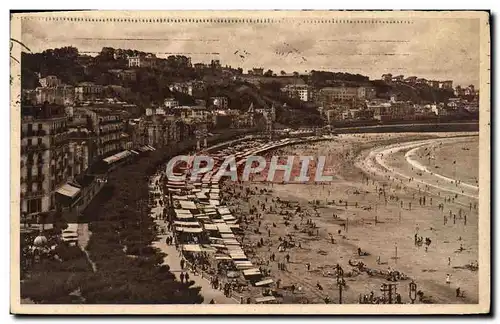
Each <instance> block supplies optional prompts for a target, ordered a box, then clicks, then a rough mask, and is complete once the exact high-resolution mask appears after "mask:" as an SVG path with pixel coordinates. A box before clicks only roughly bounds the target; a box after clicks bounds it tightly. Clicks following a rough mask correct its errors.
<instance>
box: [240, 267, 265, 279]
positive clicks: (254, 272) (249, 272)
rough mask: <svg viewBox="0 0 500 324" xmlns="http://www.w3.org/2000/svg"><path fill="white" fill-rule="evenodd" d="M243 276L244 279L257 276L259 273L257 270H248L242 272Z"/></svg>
mask: <svg viewBox="0 0 500 324" xmlns="http://www.w3.org/2000/svg"><path fill="white" fill-rule="evenodd" d="M243 275H244V276H245V277H248V276H257V275H261V272H260V270H259V269H258V268H250V269H246V270H243Z"/></svg>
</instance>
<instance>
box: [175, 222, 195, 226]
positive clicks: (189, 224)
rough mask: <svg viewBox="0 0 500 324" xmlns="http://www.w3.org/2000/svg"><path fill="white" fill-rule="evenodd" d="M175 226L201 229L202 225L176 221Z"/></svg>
mask: <svg viewBox="0 0 500 324" xmlns="http://www.w3.org/2000/svg"><path fill="white" fill-rule="evenodd" d="M174 225H178V226H194V227H200V223H198V222H185V221H174Z"/></svg>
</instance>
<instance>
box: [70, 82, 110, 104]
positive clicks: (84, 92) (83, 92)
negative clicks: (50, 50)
mask: <svg viewBox="0 0 500 324" xmlns="http://www.w3.org/2000/svg"><path fill="white" fill-rule="evenodd" d="M103 90H104V87H103V86H102V85H98V84H95V83H93V82H81V83H79V84H78V85H77V86H76V87H75V100H76V101H93V100H97V99H101V98H102V95H103Z"/></svg>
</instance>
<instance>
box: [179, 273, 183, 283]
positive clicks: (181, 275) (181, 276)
mask: <svg viewBox="0 0 500 324" xmlns="http://www.w3.org/2000/svg"><path fill="white" fill-rule="evenodd" d="M179 277H180V278H181V283H184V272H181V274H180V275H179Z"/></svg>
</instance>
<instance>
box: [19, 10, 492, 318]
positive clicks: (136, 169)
mask: <svg viewBox="0 0 500 324" xmlns="http://www.w3.org/2000/svg"><path fill="white" fill-rule="evenodd" d="M489 19H490V17H489V12H484V11H452V12H446V11H442V12H439V11H435V12H430V11H429V12H425V11H394V12H392V11H383V12H382V11H380V12H378V11H350V12H345V11H344V12H341V11H247V12H243V11H196V12H189V11H184V12H176V11H170V12H161V11H147V12H146V11H116V12H114V11H80V12H43V13H22V14H15V13H14V14H11V38H10V64H11V75H10V80H11V134H12V136H11V152H10V153H11V161H12V163H11V180H10V181H11V216H10V217H11V242H12V244H11V246H12V254H11V298H12V299H11V312H12V313H16V314H311V315H314V314H478V313H488V312H489V311H490V299H491V291H490V281H491V279H490V275H491V273H490V25H489Z"/></svg>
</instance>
